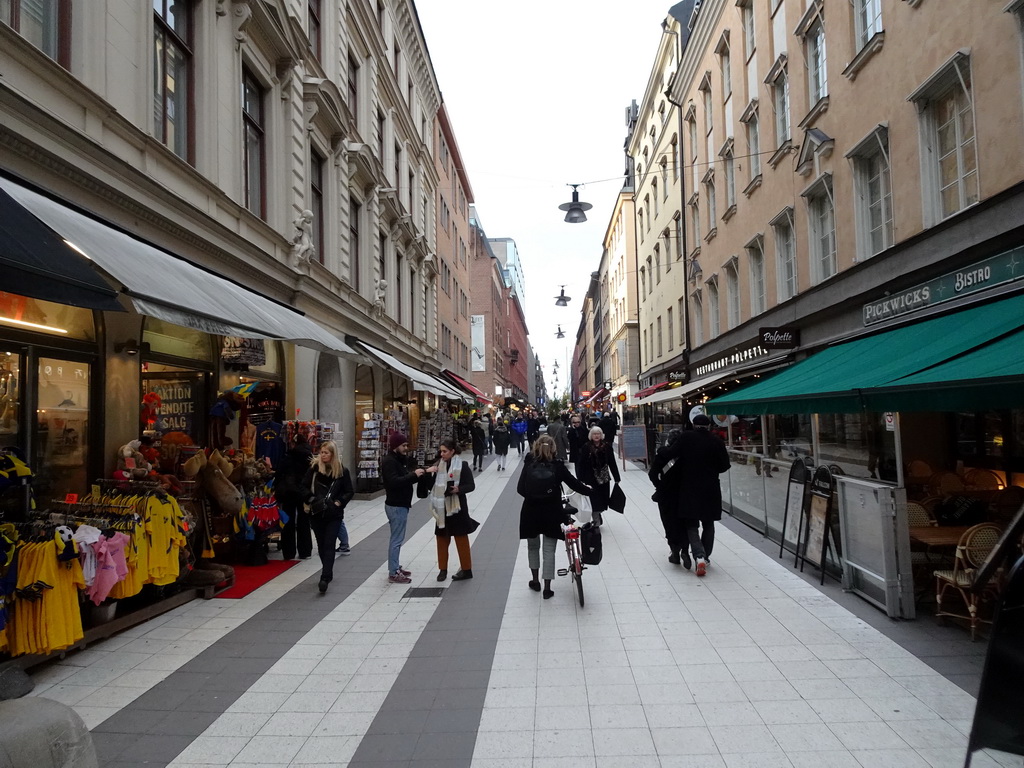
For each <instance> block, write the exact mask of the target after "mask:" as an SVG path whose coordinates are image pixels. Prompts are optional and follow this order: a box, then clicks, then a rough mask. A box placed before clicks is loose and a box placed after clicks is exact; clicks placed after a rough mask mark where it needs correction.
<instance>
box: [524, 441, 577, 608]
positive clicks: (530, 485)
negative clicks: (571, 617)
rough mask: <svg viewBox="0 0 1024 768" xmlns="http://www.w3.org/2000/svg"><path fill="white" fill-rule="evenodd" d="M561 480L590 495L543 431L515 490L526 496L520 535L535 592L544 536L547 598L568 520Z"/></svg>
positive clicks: (525, 461) (545, 593)
mask: <svg viewBox="0 0 1024 768" xmlns="http://www.w3.org/2000/svg"><path fill="white" fill-rule="evenodd" d="M562 483H565V484H566V485H568V486H569V487H570V488H572V489H573V490H574V491H576V492H577V493H582V494H583V495H584V496H589V495H590V487H589V486H587V485H584V484H583V483H581V482H580V481H579V480H577V479H576V478H575V477H573V475H572V473H571V472H570V471H569V468H568V467H567V466H565V463H564V462H561V461H559V460H558V457H557V453H556V448H555V441H554V440H553V439H552V438H550V437H548V436H547V435H540V436H539V437H538V438H537V439H536V440H534V441H533V448H532V449H531V450H530V453H529V454H527V456H526V458H525V459H524V460H523V472H522V474H521V475H520V476H519V485H518V486H517V487H516V490H517V491H518V493H519V495H520V496H522V497H523V507H522V509H521V510H520V512H519V538H520V539H526V552H527V556H528V558H529V563H530V571H531V572H532V573H533V578H532V579H531V580H530V589H532V590H533V591H534V592H540V591H541V586H540V580H539V579H538V576H539V570H540V565H541V536H543V537H544V548H543V549H544V573H543V578H544V599H545V600H547V599H548V598H549V597H551V596H552V595H553V594H555V593H554V592H553V591H552V590H551V580H552V579H553V578H554V577H555V544H556V543H557V542H558V540H559V539H561V538H562V523H564V522H565V520H566V513H565V507H564V506H563V505H562Z"/></svg>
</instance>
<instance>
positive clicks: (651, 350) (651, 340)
mask: <svg viewBox="0 0 1024 768" xmlns="http://www.w3.org/2000/svg"><path fill="white" fill-rule="evenodd" d="M647 328H648V330H649V331H650V333H649V335H648V341H649V343H650V347H649V348H648V349H647V359H648V360H653V359H654V323H651V324H650V325H648V326H647Z"/></svg>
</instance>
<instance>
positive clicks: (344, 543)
mask: <svg viewBox="0 0 1024 768" xmlns="http://www.w3.org/2000/svg"><path fill="white" fill-rule="evenodd" d="M338 544H340V545H341V548H342V549H348V528H346V527H345V521H344V520H342V521H341V528H339V529H338Z"/></svg>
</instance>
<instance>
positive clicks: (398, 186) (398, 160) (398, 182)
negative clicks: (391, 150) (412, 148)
mask: <svg viewBox="0 0 1024 768" xmlns="http://www.w3.org/2000/svg"><path fill="white" fill-rule="evenodd" d="M395 197H396V198H398V199H399V200H401V199H402V145H401V144H399V143H398V142H397V141H396V142H395Z"/></svg>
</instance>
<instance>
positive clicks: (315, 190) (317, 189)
mask: <svg viewBox="0 0 1024 768" xmlns="http://www.w3.org/2000/svg"><path fill="white" fill-rule="evenodd" d="M326 168H327V158H326V156H325V155H323V154H322V153H321V152H320V151H319V150H318V149H317V148H316V147H310V148H309V210H310V211H312V212H313V256H314V258H315V259H316V261H317V262H318V263H320V264H323V263H324V254H325V253H326V252H327V245H326V242H325V240H324V238H325V236H326V233H327V229H326V221H325V220H324V216H325V213H326V210H327V208H326V198H327V188H326V183H327V174H326V173H325V170H326Z"/></svg>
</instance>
